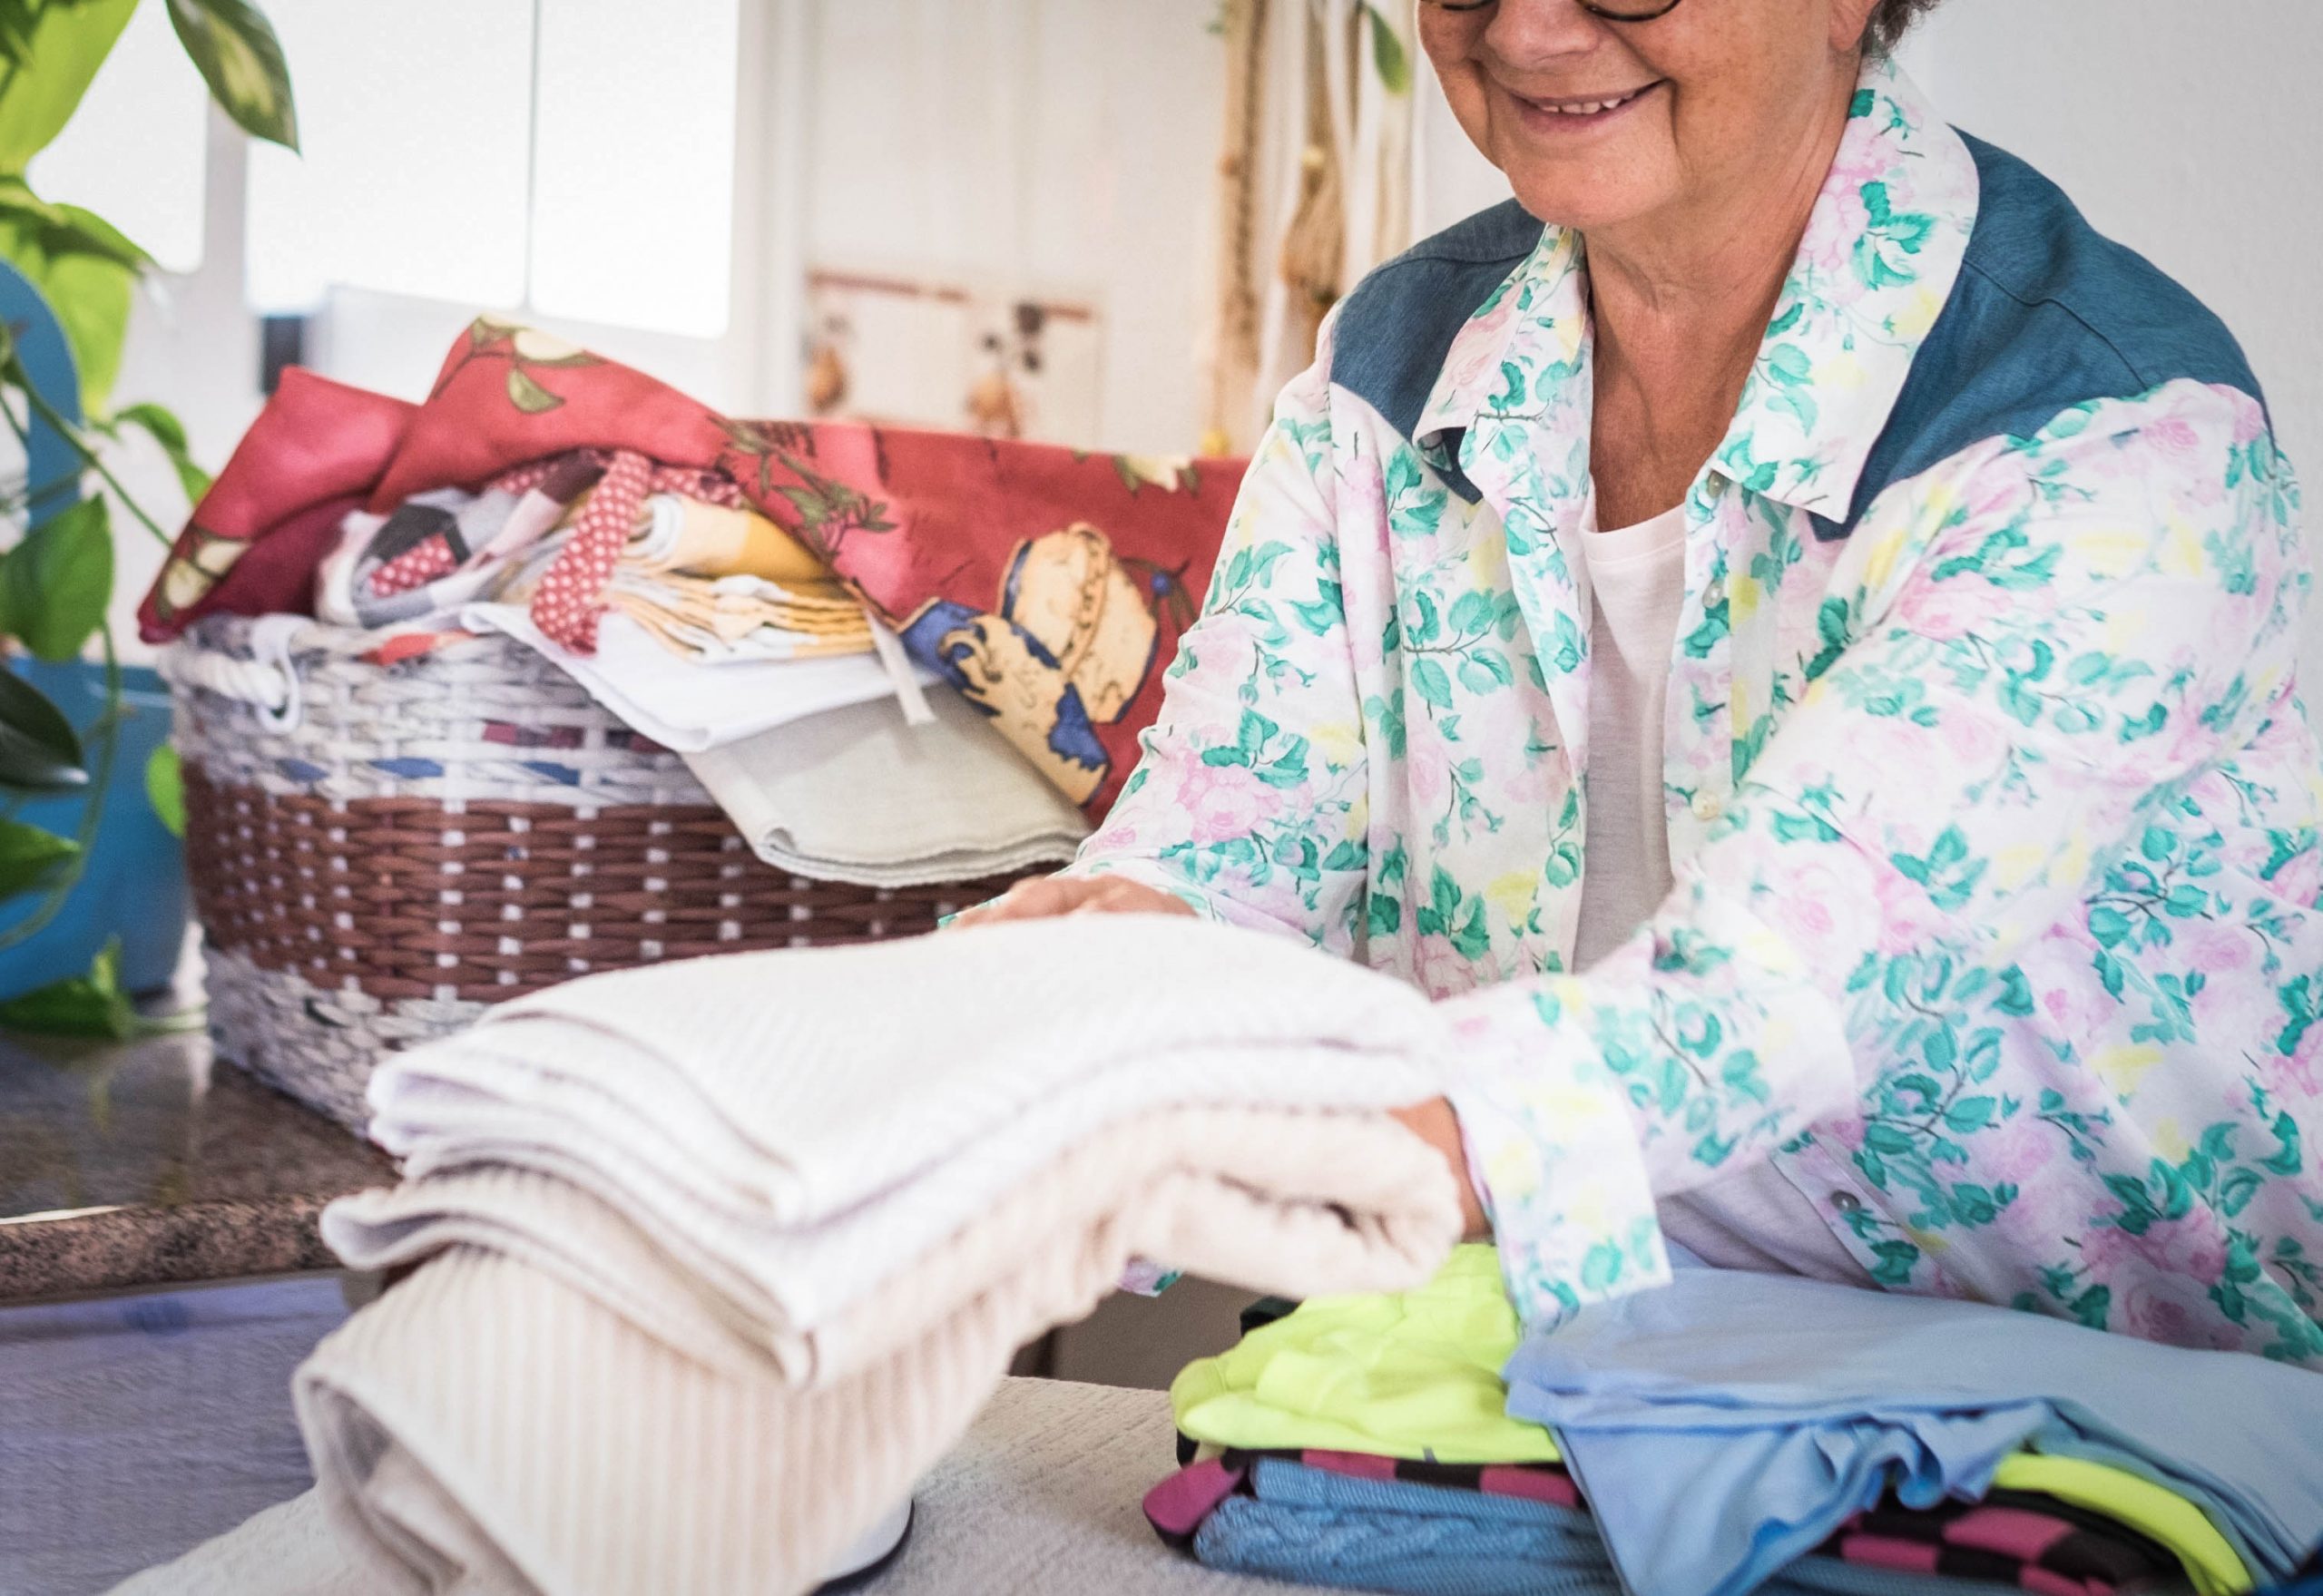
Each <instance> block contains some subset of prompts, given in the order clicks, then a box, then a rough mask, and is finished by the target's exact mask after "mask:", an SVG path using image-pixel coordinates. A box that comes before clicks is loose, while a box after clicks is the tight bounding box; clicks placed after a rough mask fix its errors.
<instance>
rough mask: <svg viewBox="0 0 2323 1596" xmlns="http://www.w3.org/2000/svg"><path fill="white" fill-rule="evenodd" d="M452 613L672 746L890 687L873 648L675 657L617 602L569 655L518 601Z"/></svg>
mask: <svg viewBox="0 0 2323 1596" xmlns="http://www.w3.org/2000/svg"><path fill="white" fill-rule="evenodd" d="M459 616H460V624H461V625H462V626H464V627H466V629H467V630H468V631H470V632H505V634H506V635H508V636H510V637H513V638H515V640H516V641H518V642H521V643H523V644H524V645H525V646H526V647H527V648H530V649H532V650H533V651H535V652H536V653H538V654H540V655H541V656H542V657H543V658H544V659H546V660H547V661H549V662H550V663H551V664H553V665H554V666H555V667H556V668H557V669H558V670H560V671H564V673H565V674H566V675H568V676H570V677H572V678H573V681H577V682H579V683H580V684H581V685H582V686H583V687H584V688H586V689H587V690H588V691H589V696H590V697H591V698H593V699H595V700H597V701H598V702H599V703H601V704H603V706H604V707H605V708H606V709H608V710H612V711H613V713H614V714H615V715H618V716H619V717H621V719H622V721H623V722H624V723H625V724H627V725H629V726H630V727H632V728H633V729H636V730H638V731H641V732H643V733H644V734H645V735H646V736H647V737H650V738H652V739H653V740H654V741H655V742H658V743H660V744H661V745H662V747H663V748H666V749H675V750H676V751H678V752H680V753H691V752H695V751H698V750H700V749H707V748H715V747H717V746H718V745H719V744H720V743H725V742H732V741H735V740H737V739H741V738H746V737H750V736H751V735H753V734H755V733H757V732H760V731H764V730H766V729H768V728H769V727H771V726H780V725H783V724H785V723H786V722H788V721H791V720H798V719H799V718H800V717H801V716H806V715H818V714H821V713H822V712H823V711H824V710H834V709H841V708H844V707H846V706H848V705H849V704H860V703H867V702H869V701H870V700H874V699H891V698H893V697H895V696H896V681H895V679H894V678H893V677H892V676H891V675H890V674H889V672H888V669H887V665H886V664H885V663H884V662H883V661H881V660H880V658H879V657H878V656H877V654H842V655H839V656H838V657H837V658H835V659H828V660H749V661H735V662H730V663H726V664H720V665H699V664H694V663H691V662H689V661H684V660H681V659H680V658H678V657H677V656H676V655H675V654H672V653H671V652H670V651H669V650H667V649H665V648H663V647H662V645H661V644H660V643H657V642H655V641H653V640H652V638H651V637H650V636H648V635H647V634H646V632H645V630H644V628H642V627H641V626H640V625H638V624H637V622H634V621H632V620H631V619H630V618H629V617H628V616H626V615H623V614H622V613H620V612H617V611H616V612H609V613H607V614H605V615H603V616H601V617H599V619H598V623H597V651H596V652H595V653H594V654H576V653H574V652H573V651H571V650H570V649H566V648H564V647H562V646H560V645H559V644H557V643H555V642H554V641H550V639H549V638H548V637H547V636H546V635H545V634H544V633H543V632H541V630H540V628H539V627H537V626H535V625H534V624H533V618H532V616H531V615H529V614H527V613H526V612H525V611H524V608H523V607H522V606H521V605H517V604H469V605H467V606H466V607H465V608H463V609H462V610H461V611H460V612H459ZM926 680H927V681H934V680H935V678H934V677H932V676H930V677H928V678H926Z"/></svg>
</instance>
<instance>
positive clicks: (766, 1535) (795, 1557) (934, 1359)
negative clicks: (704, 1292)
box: [297, 1108, 1459, 1596]
mask: <svg viewBox="0 0 2323 1596" xmlns="http://www.w3.org/2000/svg"><path fill="white" fill-rule="evenodd" d="M530 1179H532V1180H538V1181H541V1182H542V1183H543V1184H542V1186H541V1189H540V1190H538V1191H537V1192H535V1193H534V1196H535V1197H537V1198H538V1199H540V1200H541V1201H542V1202H543V1204H544V1206H545V1207H546V1208H553V1209H554V1224H555V1225H556V1226H557V1227H558V1228H559V1229H560V1230H562V1231H563V1233H564V1234H565V1235H567V1236H568V1237H569V1238H570V1239H572V1240H573V1242H574V1243H575V1245H574V1246H573V1247H571V1248H563V1249H559V1251H558V1253H557V1254H556V1255H555V1256H554V1258H549V1259H547V1260H545V1267H543V1268H535V1267H533V1266H532V1265H531V1264H529V1263H527V1262H524V1261H520V1259H519V1258H518V1257H516V1256H514V1255H509V1254H501V1253H495V1252H493V1251H489V1250H486V1249H485V1248H484V1247H482V1246H478V1245H467V1244H464V1245H459V1246H456V1247H454V1248H452V1249H451V1250H450V1251H448V1252H446V1253H445V1254H444V1255H443V1256H441V1257H440V1258H436V1260H435V1261H433V1262H431V1263H429V1264H428V1265H427V1266H426V1268H423V1269H421V1270H420V1271H419V1272H418V1273H417V1275H415V1276H414V1277H413V1278H410V1279H409V1280H407V1281H406V1282H405V1283H404V1284H402V1285H400V1286H398V1287H397V1288H395V1289H393V1290H391V1291H389V1292H388V1293H387V1295H386V1296H385V1297H383V1298H381V1300H380V1301H379V1302H378V1303H377V1304H376V1305H375V1306H373V1307H370V1308H368V1309H367V1310H366V1311H365V1312H363V1313H361V1314H359V1315H358V1316H357V1317H355V1318H354V1319H353V1320H351V1321H350V1322H349V1323H348V1325H347V1326H346V1327H344V1328H342V1329H341V1330H339V1331H338V1333H337V1334H335V1335H333V1336H332V1337H330V1338H329V1339H328V1340H327V1341H326V1342H324V1343H323V1345H322V1346H321V1347H320V1348H319V1349H318V1350H317V1352H316V1354H315V1356H314V1357H313V1358H312V1359H311V1360H310V1361H309V1364H308V1365H307V1366H305V1367H304V1368H303V1369H302V1370H301V1371H300V1373H299V1379H298V1385H297V1398H298V1404H299V1416H300V1421H301V1423H302V1425H304V1426H305V1429H306V1432H307V1436H308V1443H309V1449H310V1450H311V1451H312V1452H313V1454H314V1456H315V1461H316V1465H317V1471H318V1476H319V1491H320V1493H321V1496H322V1499H323V1502H324V1503H325V1505H326V1508H327V1510H328V1512H329V1513H330V1514H331V1516H332V1518H333V1521H334V1523H335V1524H336V1525H337V1526H338V1532H339V1533H340V1535H341V1537H342V1539H343V1540H344V1541H345V1542H346V1543H347V1544H348V1547H349V1549H350V1552H352V1554H354V1555H355V1556H357V1557H358V1558H359V1559H360V1561H361V1562H363V1563H364V1564H365V1566H366V1567H367V1569H368V1571H369V1572H371V1573H372V1574H373V1575H374V1576H375V1577H376V1578H377V1579H378V1580H379V1581H381V1583H382V1585H383V1586H384V1587H385V1588H387V1589H392V1590H397V1591H442V1592H455V1591H456V1592H461V1593H463V1596H469V1593H474V1596H484V1593H485V1592H492V1593H495V1596H499V1593H503V1592H506V1593H511V1596H513V1593H515V1592H528V1591H544V1592H549V1593H551V1596H564V1593H566V1592H571V1593H573V1596H583V1593H587V1596H597V1593H600V1592H602V1593H605V1596H617V1593H622V1596H625V1593H628V1592H636V1593H639V1596H645V1593H648V1592H651V1593H652V1596H686V1593H689V1592H701V1593H702V1596H729V1593H731V1592H743V1591H747V1592H752V1593H758V1592H765V1593H768V1596H780V1593H783V1592H789V1591H802V1590H805V1589H807V1588H809V1586H810V1585H811V1584H812V1583H813V1582H814V1580H815V1577H816V1572H817V1571H818V1570H819V1569H821V1568H822V1567H824V1566H826V1565H827V1564H828V1561H829V1560H830V1558H831V1557H832V1556H834V1555H835V1554H836V1553H837V1552H838V1550H839V1549H840V1548H842V1547H844V1546H845V1545H847V1544H848V1542H850V1541H851V1540H852V1539H853V1538H854V1537H855V1536H856V1535H857V1534H858V1533H859V1532H861V1531H862V1530H863V1528H864V1527H865V1526H866V1525H867V1524H868V1523H871V1521H872V1520H873V1519H875V1518H876V1517H877V1515H878V1514H879V1513H881V1512H883V1511H884V1510H886V1509H887V1508H888V1507H889V1506H891V1505H892V1504H893V1503H895V1502H896V1501H897V1499H898V1498H900V1497H901V1496H902V1495H903V1494H904V1493H906V1492H907V1491H908V1490H909V1489H910V1486H911V1483H912V1481H913V1480H914V1479H916V1477H917V1476H918V1475H919V1474H920V1473H921V1472H922V1471H924V1470H925V1469H926V1467H927V1466H928V1465H929V1464H932V1463H933V1462H934V1461H935V1460H936V1458H937V1457H938V1456H939V1455H941V1454H943V1453H944V1452H945V1451H946V1449H947V1448H948V1447H950V1446H951V1444H953V1443H954V1441H955V1440H956V1439H957V1438H958V1436H959V1435H960V1434H962V1433H963V1431H964V1430H965V1428H966V1426H967V1425H968V1423H969V1421H970V1420H971V1419H972V1418H973V1417H974V1416H975V1412H976V1410H977V1409H978V1407H980V1406H981V1405H982V1404H983V1403H984V1401H985V1398H986V1397H987V1396H988V1395H990V1394H991V1392H992V1391H993V1390H994V1389H995V1386H996V1385H997V1384H998V1382H999V1381H1000V1379H1001V1377H1002V1376H1003V1374H1004V1373H1005V1369H1006V1366H1007V1364H1008V1360H1009V1357H1010V1355H1011V1354H1012V1352H1013V1351H1014V1348H1015V1347H1016V1346H1019V1345H1021V1344H1022V1343H1023V1342H1024V1341H1026V1340H1028V1339H1030V1338H1031V1337H1034V1336H1036V1335H1038V1334H1039V1333H1041V1332H1042V1331H1043V1330H1045V1329H1047V1328H1049V1327H1052V1326H1054V1325H1056V1324H1060V1323H1063V1322H1067V1321H1069V1320H1071V1319H1073V1318H1077V1317H1080V1316H1081V1315H1083V1314H1084V1313H1085V1312H1087V1311H1088V1310H1089V1309H1090V1308H1091V1307H1093V1306H1094V1305H1095V1303H1096V1302H1097V1301H1098V1300H1099V1299H1100V1298H1101V1297H1103V1295H1104V1294H1105V1293H1106V1291H1107V1290H1109V1289H1110V1288H1111V1287H1112V1282H1113V1281H1114V1280H1115V1279H1117V1278H1119V1276H1120V1273H1121V1270H1122V1267H1123V1266H1124V1264H1125V1263H1126V1262H1127V1260H1128V1259H1129V1258H1130V1257H1131V1256H1132V1254H1141V1255H1146V1256H1152V1257H1157V1258H1169V1259H1170V1260H1171V1261H1172V1262H1174V1263H1178V1264H1181V1265H1183V1266H1185V1267H1187V1268H1191V1269H1195V1270H1198V1271H1200V1272H1201V1273H1202V1274H1203V1275H1206V1276H1210V1277H1212V1278H1219V1279H1222V1280H1227V1281H1231V1282H1235V1283H1239V1284H1242V1285H1245V1286H1249V1287H1250V1288H1253V1289H1257V1290H1279V1291H1287V1292H1291V1293H1296V1294H1299V1295H1313V1294H1318V1293H1322V1292H1328V1291H1335V1290H1340V1291H1344V1290H1387V1289H1395V1288H1404V1287H1407V1286H1411V1285H1416V1284H1417V1283H1418V1282H1420V1281H1421V1280H1424V1279H1425V1278H1427V1277H1428V1276H1429V1275H1430V1274H1431V1273H1432V1272H1433V1270H1434V1269H1435V1268H1436V1265H1437V1264H1438V1263H1439V1262H1440V1261H1441V1260H1442V1258H1444V1257H1445V1255H1446V1252H1447V1251H1448V1250H1449V1248H1450V1246H1451V1244H1452V1242H1453V1240H1454V1239H1456V1232H1457V1230H1458V1227H1459V1219H1458V1202H1457V1199H1456V1192H1455V1190H1454V1186H1453V1182H1452V1180H1451V1177H1450V1175H1449V1173H1448V1172H1447V1171H1446V1169H1445V1167H1444V1164H1443V1162H1442V1160H1440V1159H1439V1158H1438V1157H1437V1156H1436V1154H1435V1153H1434V1152H1433V1151H1432V1150H1429V1149H1428V1148H1427V1147H1426V1146H1425V1145H1424V1144H1423V1143H1421V1142H1420V1141H1418V1140H1417V1139H1416V1138H1415V1137H1413V1136H1411V1135H1410V1134H1408V1133H1407V1131H1404V1130H1403V1129H1402V1128H1401V1127H1400V1126H1398V1125H1397V1124H1396V1123H1395V1122H1394V1121H1391V1120H1389V1119H1387V1117H1386V1116H1385V1115H1383V1114H1380V1113H1377V1112H1344V1113H1343V1112H1312V1113H1300V1112H1291V1111H1280V1110H1272V1109H1252V1108H1238V1109H1176V1110H1168V1111H1159V1112H1153V1113H1149V1114H1145V1115H1142V1116H1141V1117H1139V1118H1136V1119H1134V1120H1132V1121H1125V1122H1122V1123H1117V1124H1114V1125H1112V1126H1111V1127H1108V1128H1106V1129H1104V1130H1102V1131H1097V1132H1095V1133H1094V1134H1093V1135H1091V1136H1089V1137H1087V1138H1086V1139H1084V1140H1083V1141H1079V1142H1077V1143H1075V1144H1074V1145H1073V1147H1072V1148H1071V1149H1070V1150H1067V1151H1066V1152H1065V1153H1063V1155H1062V1156H1060V1157H1059V1158H1057V1159H1056V1160H1054V1161H1053V1162H1052V1163H1051V1164H1050V1165H1049V1166H1048V1167H1047V1168H1045V1169H1044V1170H1042V1171H1040V1172H1039V1173H1037V1174H1035V1175H1034V1176H1033V1177H1032V1178H1030V1179H1029V1180H1024V1181H1023V1182H1022V1183H1021V1184H1019V1185H1018V1186H1016V1187H1015V1188H1014V1190H1012V1191H1011V1192H1010V1193H1009V1194H1008V1195H1007V1196H1006V1197H1005V1198H1004V1199H1002V1200H1000V1201H999V1202H997V1203H996V1204H995V1205H994V1206H992V1207H991V1208H990V1209H987V1210H985V1211H984V1212H983V1213H981V1214H979V1215H977V1216H975V1218H973V1219H970V1220H969V1221H968V1222H967V1223H966V1224H965V1226H964V1227H963V1228H962V1229H960V1231H959V1232H958V1233H957V1234H956V1236H955V1237H954V1238H953V1239H951V1241H950V1242H949V1243H948V1244H947V1245H946V1246H944V1247H940V1248H936V1249H935V1250H934V1251H932V1252H931V1253H930V1254H929V1255H928V1256H927V1258H926V1259H925V1260H924V1262H923V1264H922V1265H921V1266H920V1267H918V1268H914V1269H912V1270H910V1271H907V1272H906V1273H904V1274H902V1275H899V1276H897V1277H895V1278H893V1279H891V1280H890V1281H889V1282H888V1283H887V1285H886V1286H885V1287H883V1288H881V1289H880V1290H879V1291H878V1292H877V1293H876V1294H875V1295H874V1296H872V1297H868V1298H867V1299H865V1300H864V1301H863V1302H861V1303H860V1304H858V1306H857V1307H855V1308H854V1309H853V1310H852V1312H853V1316H854V1317H855V1319H856V1320H857V1321H858V1323H857V1325H856V1328H855V1336H854V1344H855V1345H856V1346H859V1347H863V1348H866V1349H872V1348H877V1347H881V1346H884V1347H886V1348H887V1350H885V1351H884V1352H877V1351H875V1352H871V1353H870V1355H869V1356H867V1360H866V1361H865V1362H864V1363H863V1364H862V1365H861V1366H859V1367H858V1368H857V1369H856V1370H855V1371H854V1372H852V1373H849V1374H847V1375H844V1376H838V1377H837V1378H835V1379H833V1380H832V1381H830V1382H829V1383H828V1384H825V1385H817V1386H799V1385H793V1384H790V1383H789V1382H787V1381H786V1380H784V1379H783V1377H782V1376H781V1375H780V1374H779V1371H778V1370H777V1368H776V1367H775V1366H774V1365H773V1364H772V1362H771V1361H770V1360H769V1359H768V1358H766V1357H765V1356H764V1355H763V1353H762V1352H760V1350H758V1349H757V1348H755V1347H753V1346H750V1344H749V1343H748V1342H747V1341H745V1340H744V1339H742V1338H741V1337H737V1336H734V1335H733V1334H731V1333H730V1331H728V1330H726V1329H725V1328H724V1327H722V1326H720V1325H719V1324H717V1322H716V1317H715V1315H714V1314H713V1313H711V1312H710V1311H709V1310H708V1309H706V1308H704V1307H702V1306H701V1303H700V1301H699V1299H698V1297H696V1295H695V1294H693V1293H692V1292H691V1291H690V1289H689V1287H688V1285H687V1282H686V1281H685V1279H684V1278H682V1277H681V1276H679V1275H677V1274H675V1273H674V1272H672V1271H671V1270H669V1269H668V1268H667V1266H666V1265H665V1264H657V1263H656V1262H655V1255H654V1254H653V1252H652V1249H651V1248H647V1247H644V1246H642V1245H641V1244H640V1240H639V1238H638V1236H637V1234H636V1232H635V1231H634V1230H633V1229H631V1228H630V1227H629V1225H628V1222H627V1221H626V1220H624V1219H621V1218H620V1217H619V1216H618V1215H617V1214H616V1213H614V1211H613V1209H610V1208H607V1207H605V1206H604V1205H603V1203H601V1202H599V1201H597V1199H593V1198H591V1197H588V1196H586V1195H585V1194H583V1193H581V1192H580V1191H578V1190H576V1189H573V1188H570V1187H564V1188H563V1189H562V1190H554V1189H555V1188H556V1187H557V1186H558V1183H557V1182H555V1181H554V1180H550V1179H549V1178H547V1177H542V1176H533V1177H530ZM478 1239H484V1238H478ZM572 1258H592V1259H595V1260H599V1261H600V1262H602V1263H603V1266H604V1267H603V1272H602V1273H599V1274H597V1275H596V1276H595V1278H592V1276H591V1272H590V1271H589V1270H587V1269H583V1268H574V1267H573V1266H572V1264H571V1262H570V1260H571V1259H572ZM560 1260H564V1261H560ZM608 1260H610V1261H608ZM656 1268H659V1269H660V1270H661V1272H662V1279H661V1280H660V1282H659V1285H660V1289H659V1290H658V1291H657V1290H655V1289H654V1285H655V1282H654V1281H653V1280H652V1278H651V1277H652V1271H653V1270H654V1269H656ZM614 1281H617V1282H618V1283H613V1284H609V1282H614ZM609 1299H611V1300H609ZM641 1303H645V1304H652V1305H655V1306H653V1307H651V1308H650V1309H648V1310H646V1311H642V1312H641V1311H639V1307H640V1304H641ZM616 1304H617V1305H618V1306H616Z"/></svg>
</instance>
